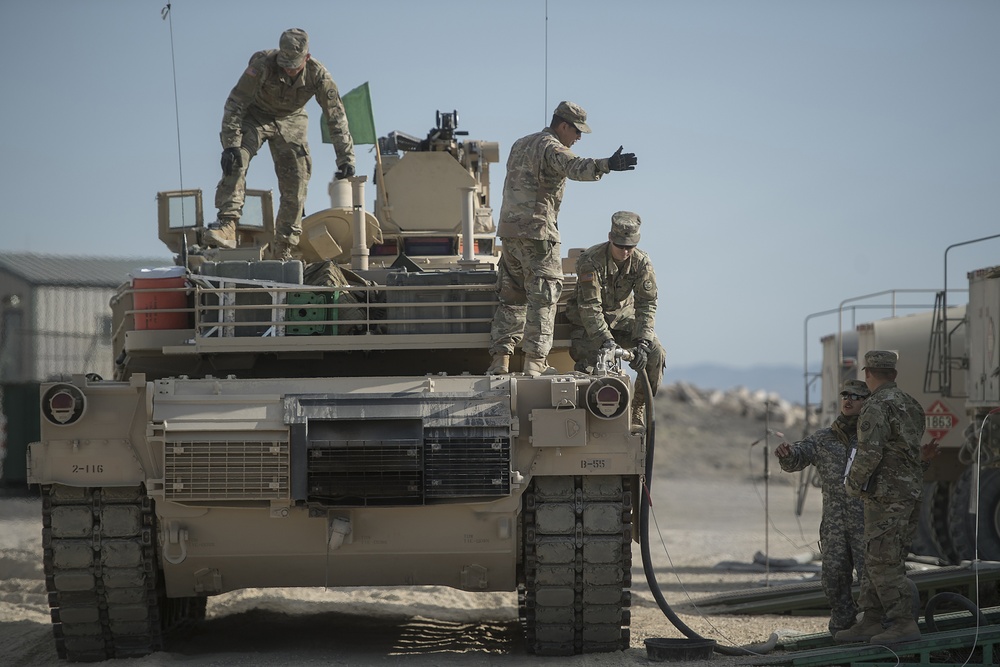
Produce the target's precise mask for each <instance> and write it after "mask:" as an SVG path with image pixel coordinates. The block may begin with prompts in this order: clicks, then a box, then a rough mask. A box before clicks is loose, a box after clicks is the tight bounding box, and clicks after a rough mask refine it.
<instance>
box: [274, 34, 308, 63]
mask: <svg viewBox="0 0 1000 667" xmlns="http://www.w3.org/2000/svg"><path fill="white" fill-rule="evenodd" d="M307 55H309V35H307V34H306V31H305V30H303V29H302V28H291V29H289V30H286V31H285V32H283V33H281V40H280V41H279V42H278V66H279V67H284V68H285V69H298V68H300V67H302V65H303V63H305V61H306V56H307Z"/></svg>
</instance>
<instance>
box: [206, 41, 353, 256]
mask: <svg viewBox="0 0 1000 667" xmlns="http://www.w3.org/2000/svg"><path fill="white" fill-rule="evenodd" d="M288 32H292V31H288ZM302 34H303V35H304V33H302ZM282 37H283V38H284V35H283V36H282ZM280 53H281V52H280V51H279V50H278V49H270V50H267V51H258V52H257V53H255V54H253V56H251V57H250V64H249V66H248V67H247V68H246V70H245V71H244V72H243V75H242V76H241V77H240V80H239V81H238V82H237V83H236V86H235V87H234V88H233V90H232V92H231V93H229V99H227V100H226V106H225V112H224V114H223V117H222V132H221V134H220V137H221V139H222V147H223V148H224V149H225V148H240V149H241V151H240V152H241V154H242V161H243V164H242V168H234V169H233V171H232V173H231V174H230V175H229V176H225V175H224V176H223V177H222V180H221V181H219V185H218V186H217V187H216V190H215V206H216V208H218V209H219V220H220V221H224V220H233V221H238V220H239V218H240V215H241V214H242V212H243V201H244V198H245V196H246V172H247V167H248V166H249V164H250V160H251V159H253V157H254V156H255V155H257V151H258V150H260V147H261V146H262V145H263V144H264V142H265V141H266V142H268V144H269V147H270V149H271V158H272V160H273V161H274V171H275V174H276V175H277V177H278V192H279V193H280V195H281V198H280V205H279V207H278V214H277V215H276V216H275V232H276V236H277V238H278V240H279V241H280V242H283V243H286V244H288V245H292V246H294V245H297V244H298V240H299V235H300V234H301V233H302V212H303V209H304V207H305V202H306V188H307V186H308V185H309V177H310V176H311V174H312V158H311V157H310V155H309V144H308V142H307V140H306V137H307V129H308V122H309V119H308V116H307V115H306V112H305V110H304V109H303V107H305V104H306V102H308V101H309V98H310V97H314V98H316V101H317V102H319V105H320V106H321V107H322V108H323V111H325V112H326V115H327V118H328V121H327V122H328V126H329V130H330V136H331V137H332V138H333V145H334V148H335V149H336V151H337V166H338V167H339V168H343V167H344V166H347V165H350V166H351V167H353V166H354V141H353V140H352V139H351V133H350V130H349V129H348V126H347V115H346V114H345V113H344V105H343V102H341V100H340V92H339V91H338V90H337V84H336V83H334V81H333V79H332V78H331V77H330V73H329V72H328V71H327V70H326V68H325V67H324V66H323V65H322V64H321V63H320V62H319V61H318V60H314V59H312V58H311V57H310V58H309V59H307V60H306V61H305V69H303V70H302V71H301V72H299V74H298V75H296V76H295V77H294V78H292V77H289V76H288V74H286V73H285V71H284V69H282V67H281V66H279V64H278V57H279V54H280Z"/></svg>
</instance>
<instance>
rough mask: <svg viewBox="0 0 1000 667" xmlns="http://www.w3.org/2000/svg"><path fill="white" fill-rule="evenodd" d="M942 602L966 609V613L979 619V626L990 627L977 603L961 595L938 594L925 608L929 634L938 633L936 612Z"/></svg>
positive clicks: (925, 620)
mask: <svg viewBox="0 0 1000 667" xmlns="http://www.w3.org/2000/svg"><path fill="white" fill-rule="evenodd" d="M941 602H955V603H957V604H959V605H960V606H962V607H965V609H966V611H968V612H969V613H970V614H972V617H973V618H977V617H978V619H979V621H978V625H980V626H982V625H989V624H990V622H989V621H988V620H987V619H986V616H985V615H984V614H983V612H982V611H981V610H980V609H979V607H977V606H976V603H975V602H973V601H972V600H970V599H969V598H967V597H965V596H964V595H959V594H958V593H949V592H946V593H938V594H937V595H935V596H934V597H932V598H931V599H930V600H928V601H927V606H926V607H924V622H925V623H926V624H927V630H928V632H937V631H938V629H937V623H935V622H934V611H935V610H936V609H937V606H938V603H941Z"/></svg>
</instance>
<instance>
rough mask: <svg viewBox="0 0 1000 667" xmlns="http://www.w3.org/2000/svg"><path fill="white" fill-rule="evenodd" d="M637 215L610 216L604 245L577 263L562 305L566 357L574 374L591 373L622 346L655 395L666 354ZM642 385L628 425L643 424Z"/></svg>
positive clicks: (653, 279) (650, 267) (620, 213)
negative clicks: (600, 357)
mask: <svg viewBox="0 0 1000 667" xmlns="http://www.w3.org/2000/svg"><path fill="white" fill-rule="evenodd" d="M641 224H642V220H641V219H640V218H639V215H638V214H637V213H632V212H631V211H618V212H617V213H615V214H614V215H612V216H611V231H610V232H609V233H608V240H607V241H606V242H605V243H598V244H597V245H595V246H591V247H590V248H587V250H585V251H584V252H583V254H581V255H580V256H579V257H578V258H577V260H576V290H575V291H574V292H573V294H571V295H570V297H569V301H568V302H567V303H566V316H567V317H568V318H569V321H570V324H571V325H572V329H571V331H570V339H571V347H570V356H571V357H573V360H574V361H575V362H576V370H578V371H582V372H584V373H586V372H589V371H590V370H591V367H592V366H594V364H595V363H596V361H597V357H598V354H600V353H601V352H602V351H603V350H605V349H608V348H612V347H615V346H616V345H620V346H622V347H629V348H633V354H634V357H633V359H632V361H631V362H630V365H631V366H632V368H633V369H634V370H636V371H641V370H642V369H646V375H647V377H648V378H649V386H650V389H651V391H652V392H653V395H654V396H655V395H656V390H657V388H659V386H660V380H661V379H662V378H663V367H664V364H665V360H666V353H665V352H664V350H663V346H662V345H661V344H660V341H659V339H658V338H657V337H656V332H655V329H656V273H655V272H654V271H653V264H652V262H650V260H649V255H647V254H646V253H644V252H643V251H641V250H639V249H638V248H637V247H636V246H637V245H639V226H640V225H641ZM646 401H647V397H646V387H645V383H643V382H640V383H638V385H637V387H636V394H635V398H634V400H633V401H632V423H634V424H636V425H639V426H642V425H643V424H644V417H643V414H644V413H643V411H644V409H645V405H646Z"/></svg>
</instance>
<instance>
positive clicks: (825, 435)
mask: <svg viewBox="0 0 1000 667" xmlns="http://www.w3.org/2000/svg"><path fill="white" fill-rule="evenodd" d="M866 393H867V391H866ZM857 425H858V418H857V416H847V415H843V414H841V415H840V416H838V417H837V419H836V421H834V423H833V425H832V426H830V427H828V428H821V429H819V430H818V431H816V432H815V433H813V434H812V435H810V436H809V437H807V438H806V439H805V440H802V441H800V442H796V443H795V444H793V445H792V451H791V453H790V454H789V455H788V456H785V457H779V458H778V463H779V464H780V465H781V469H782V470H784V471H785V472H797V471H799V470H802V469H804V468H805V467H806V466H808V465H814V466H816V471H817V473H818V474H819V479H820V482H821V483H822V487H823V518H822V521H821V522H820V524H819V539H820V551H822V553H823V571H822V573H821V575H820V576H821V580H822V584H823V592H824V593H825V594H826V599H827V601H829V603H830V609H831V614H830V624H829V628H830V632H831V633H835V632H837V631H838V630H844V629H846V628H849V627H851V625H853V624H854V620H855V617H856V616H857V614H858V607H857V605H856V604H855V603H854V596H853V595H852V594H851V586H852V585H853V582H854V571H855V570H856V571H857V573H858V581H862V580H863V578H864V571H865V556H864V553H865V542H864V526H865V508H864V503H862V502H861V500H860V499H858V498H850V497H848V495H847V491H846V489H845V488H844V468H845V466H846V465H847V456H848V452H849V451H850V450H851V449H853V448H854V447H856V446H857V444H858V431H857Z"/></svg>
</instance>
